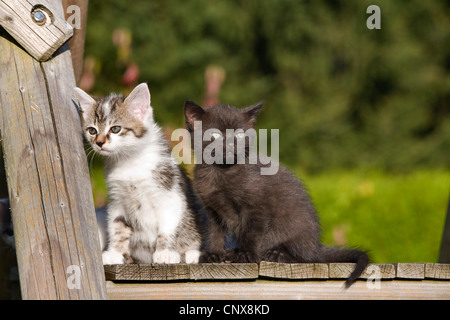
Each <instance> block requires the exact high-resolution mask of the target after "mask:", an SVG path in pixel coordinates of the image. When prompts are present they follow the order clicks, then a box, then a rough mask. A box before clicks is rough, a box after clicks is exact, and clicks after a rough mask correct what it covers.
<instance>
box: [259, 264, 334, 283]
mask: <svg viewBox="0 0 450 320" xmlns="http://www.w3.org/2000/svg"><path fill="white" fill-rule="evenodd" d="M259 275H260V276H262V277H268V278H274V279H328V264H326V263H277V262H267V261H261V264H260V266H259Z"/></svg>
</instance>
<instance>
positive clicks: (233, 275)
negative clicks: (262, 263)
mask: <svg viewBox="0 0 450 320" xmlns="http://www.w3.org/2000/svg"><path fill="white" fill-rule="evenodd" d="M190 275H191V276H190V279H192V280H236V279H240V280H248V279H256V278H258V265H257V264H256V263H202V264H192V265H190Z"/></svg>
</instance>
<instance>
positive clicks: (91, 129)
mask: <svg viewBox="0 0 450 320" xmlns="http://www.w3.org/2000/svg"><path fill="white" fill-rule="evenodd" d="M87 131H88V132H89V134H90V135H91V136H95V135H96V134H97V129H95V128H92V127H90V128H88V129H87Z"/></svg>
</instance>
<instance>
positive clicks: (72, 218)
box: [0, 0, 106, 299]
mask: <svg viewBox="0 0 450 320" xmlns="http://www.w3.org/2000/svg"><path fill="white" fill-rule="evenodd" d="M27 1H28V0H27ZM46 3H47V4H49V5H52V8H51V10H52V14H53V16H54V17H63V10H62V6H61V2H60V1H59V0H52V1H46ZM28 14H29V13H28ZM0 52H1V54H0V131H1V136H2V140H3V141H2V143H3V150H4V158H5V166H6V172H7V178H8V191H9V197H10V202H11V209H12V215H13V222H14V234H15V238H16V249H17V258H18V264H19V276H20V284H21V291H22V298H24V299H105V298H106V287H105V277H104V270H103V266H102V261H101V249H100V243H99V238H98V231H97V223H96V220H95V212H94V203H93V198H92V192H91V184H90V180H89V170H88V166H87V161H86V155H85V152H84V148H83V142H82V133H81V126H80V119H79V114H78V112H77V109H76V107H75V105H74V103H73V101H72V94H73V88H74V86H75V79H74V75H73V72H72V70H73V69H72V61H71V56H70V51H69V50H68V46H67V45H65V46H63V47H62V48H60V49H59V50H58V51H57V52H56V53H55V54H54V56H53V57H52V58H51V59H50V60H49V61H48V62H38V61H37V60H36V59H34V58H33V57H32V56H30V55H29V54H28V53H27V52H26V51H24V49H22V48H21V47H20V46H19V45H18V44H17V43H16V42H15V41H14V40H13V39H12V38H11V37H10V36H9V35H8V34H7V33H6V32H5V30H3V29H1V28H0Z"/></svg>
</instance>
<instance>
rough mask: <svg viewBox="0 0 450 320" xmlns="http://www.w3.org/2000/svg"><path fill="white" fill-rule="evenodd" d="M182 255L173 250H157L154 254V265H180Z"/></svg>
mask: <svg viewBox="0 0 450 320" xmlns="http://www.w3.org/2000/svg"><path fill="white" fill-rule="evenodd" d="M180 261H181V257H180V254H179V253H178V252H176V251H173V250H167V249H166V250H157V251H155V253H154V254H153V263H159V264H163V263H180Z"/></svg>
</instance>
